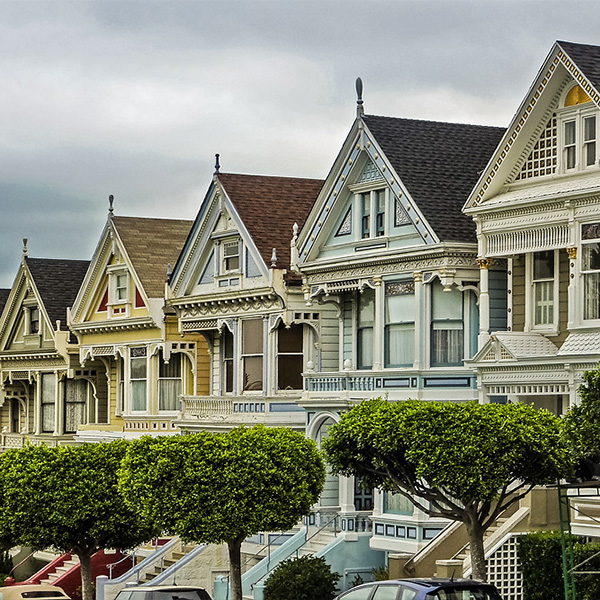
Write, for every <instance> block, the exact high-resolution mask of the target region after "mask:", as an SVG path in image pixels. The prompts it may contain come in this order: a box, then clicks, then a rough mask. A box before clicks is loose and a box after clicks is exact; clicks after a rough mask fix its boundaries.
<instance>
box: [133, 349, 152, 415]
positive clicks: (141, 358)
mask: <svg viewBox="0 0 600 600" xmlns="http://www.w3.org/2000/svg"><path fill="white" fill-rule="evenodd" d="M147 378H148V362H147V358H146V348H145V347H143V348H131V355H130V361H129V383H130V389H131V410H134V411H141V410H146V409H147V391H146V390H147Z"/></svg>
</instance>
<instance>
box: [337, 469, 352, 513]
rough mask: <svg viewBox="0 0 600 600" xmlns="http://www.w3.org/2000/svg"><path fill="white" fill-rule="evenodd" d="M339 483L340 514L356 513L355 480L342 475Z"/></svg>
mask: <svg viewBox="0 0 600 600" xmlns="http://www.w3.org/2000/svg"><path fill="white" fill-rule="evenodd" d="M338 483H339V486H340V488H339V489H340V512H342V513H349V512H354V478H353V477H344V476H343V475H340V476H339V477H338Z"/></svg>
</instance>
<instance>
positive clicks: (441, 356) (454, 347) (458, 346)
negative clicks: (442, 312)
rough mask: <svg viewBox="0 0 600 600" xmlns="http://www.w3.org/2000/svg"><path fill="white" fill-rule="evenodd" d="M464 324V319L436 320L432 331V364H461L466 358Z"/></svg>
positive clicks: (434, 365)
mask: <svg viewBox="0 0 600 600" xmlns="http://www.w3.org/2000/svg"><path fill="white" fill-rule="evenodd" d="M464 343H465V342H464V326H463V322H462V321H436V322H434V323H433V324H432V332H431V365H432V366H433V367H441V366H453V365H461V364H462V362H463V359H464V356H463V354H464Z"/></svg>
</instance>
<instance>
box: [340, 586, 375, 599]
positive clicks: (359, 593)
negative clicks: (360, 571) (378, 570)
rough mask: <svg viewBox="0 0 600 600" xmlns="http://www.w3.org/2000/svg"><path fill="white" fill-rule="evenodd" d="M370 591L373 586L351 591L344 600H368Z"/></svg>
mask: <svg viewBox="0 0 600 600" xmlns="http://www.w3.org/2000/svg"><path fill="white" fill-rule="evenodd" d="M372 591H373V586H368V587H366V588H360V589H356V590H352V591H351V592H350V593H348V594H346V595H345V596H344V600H368V598H369V595H370V594H371V592H372Z"/></svg>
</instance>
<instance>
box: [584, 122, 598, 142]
mask: <svg viewBox="0 0 600 600" xmlns="http://www.w3.org/2000/svg"><path fill="white" fill-rule="evenodd" d="M583 135H584V137H583V139H584V141H586V142H589V141H590V140H595V139H596V117H586V118H585V119H584V120H583Z"/></svg>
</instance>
